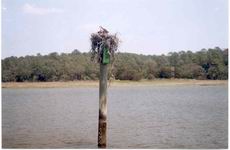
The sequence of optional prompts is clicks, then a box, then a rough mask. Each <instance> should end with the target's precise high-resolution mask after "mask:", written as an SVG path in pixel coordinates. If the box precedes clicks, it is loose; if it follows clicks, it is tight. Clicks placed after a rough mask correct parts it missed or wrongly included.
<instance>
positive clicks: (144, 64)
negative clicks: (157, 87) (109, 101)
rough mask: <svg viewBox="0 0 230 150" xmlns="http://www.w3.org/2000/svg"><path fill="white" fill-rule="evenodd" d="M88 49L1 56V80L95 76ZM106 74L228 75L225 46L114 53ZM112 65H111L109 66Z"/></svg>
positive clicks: (139, 76)
mask: <svg viewBox="0 0 230 150" xmlns="http://www.w3.org/2000/svg"><path fill="white" fill-rule="evenodd" d="M90 57H91V54H90V53H81V52H80V51H79V50H77V49H75V50H74V51H73V52H72V53H61V54H58V53H56V52H54V53H50V54H49V55H41V54H37V55H36V56H25V57H14V56H12V57H8V58H5V59H3V60H2V81H3V82H14V81H15V82H23V81H73V80H97V79H98V78H99V64H97V63H94V62H92V61H91V60H90ZM115 58H116V60H115V62H114V64H113V67H111V65H109V66H110V71H109V76H110V77H111V76H112V77H113V78H115V79H116V80H136V81H137V80H140V79H155V78H187V79H199V80H202V79H211V80H216V79H220V80H226V79H228V49H220V48H218V47H216V48H213V49H212V48H210V49H202V50H200V51H197V52H192V51H180V52H170V53H168V54H167V55H158V56H157V55H141V54H140V55H138V54H132V53H117V54H116V56H115ZM111 68H113V69H112V70H111Z"/></svg>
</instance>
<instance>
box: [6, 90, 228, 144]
mask: <svg viewBox="0 0 230 150" xmlns="http://www.w3.org/2000/svg"><path fill="white" fill-rule="evenodd" d="M108 94H109V97H108V140H107V141H108V148H227V146H228V144H227V143H228V142H227V141H228V133H227V131H228V126H227V113H228V112H227V111H228V98H227V97H228V95H227V86H179V87H176V86H169V87H166V86H162V87H160V86H159V87H151V86H146V87H144V86H141V87H112V88H109V91H108ZM2 96H3V97H2V117H3V118H2V119H3V123H2V126H3V128H2V134H3V137H2V145H3V148H97V125H98V105H99V104H98V88H63V89H62V88H53V89H51V88H50V89H3V90H2Z"/></svg>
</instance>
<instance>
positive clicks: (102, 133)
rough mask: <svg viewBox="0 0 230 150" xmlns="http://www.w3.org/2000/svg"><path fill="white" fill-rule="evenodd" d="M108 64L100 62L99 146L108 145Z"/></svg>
mask: <svg viewBox="0 0 230 150" xmlns="http://www.w3.org/2000/svg"><path fill="white" fill-rule="evenodd" d="M107 74H108V70H107V65H106V64H100V85H99V88H100V89H99V123H98V147H99V148H105V147H106V131H107Z"/></svg>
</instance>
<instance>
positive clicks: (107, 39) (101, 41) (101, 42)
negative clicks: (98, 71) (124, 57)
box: [90, 27, 119, 63]
mask: <svg viewBox="0 0 230 150" xmlns="http://www.w3.org/2000/svg"><path fill="white" fill-rule="evenodd" d="M90 40H91V55H92V56H91V60H92V61H95V60H96V61H97V62H98V63H101V62H102V57H103V50H104V49H105V48H108V49H109V55H110V60H111V61H114V54H115V52H116V51H117V50H118V44H119V39H118V37H117V34H114V35H112V34H109V32H108V31H107V30H106V29H105V28H103V27H100V31H98V32H97V33H92V34H91V38H90Z"/></svg>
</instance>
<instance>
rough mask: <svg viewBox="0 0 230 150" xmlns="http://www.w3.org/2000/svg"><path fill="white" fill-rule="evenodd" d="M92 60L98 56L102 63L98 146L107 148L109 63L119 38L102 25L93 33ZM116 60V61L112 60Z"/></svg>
mask: <svg viewBox="0 0 230 150" xmlns="http://www.w3.org/2000/svg"><path fill="white" fill-rule="evenodd" d="M90 40H91V54H92V57H91V60H94V59H95V57H96V56H97V62H98V63H100V87H99V88H100V89H99V123H98V147H99V148H106V136H107V133H106V131H107V75H108V70H107V64H109V63H110V62H111V59H114V53H115V51H117V48H118V43H119V39H118V38H117V36H116V34H115V35H110V34H109V32H108V31H107V30H106V29H105V28H103V27H100V31H98V32H97V33H93V34H91V38H90ZM112 62H114V61H112Z"/></svg>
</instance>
